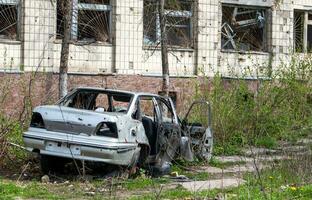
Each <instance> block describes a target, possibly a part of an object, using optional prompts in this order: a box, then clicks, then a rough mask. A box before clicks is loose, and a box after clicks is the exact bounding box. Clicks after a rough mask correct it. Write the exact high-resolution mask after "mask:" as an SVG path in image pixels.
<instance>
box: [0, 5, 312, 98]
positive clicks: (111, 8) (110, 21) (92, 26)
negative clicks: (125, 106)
mask: <svg viewBox="0 0 312 200" xmlns="http://www.w3.org/2000/svg"><path fill="white" fill-rule="evenodd" d="M73 2H74V3H73V12H72V27H71V44H70V56H69V73H70V74H71V75H72V76H73V77H74V76H79V78H77V79H81V82H80V84H85V82H88V84H87V85H92V84H93V83H92V81H91V80H96V79H98V82H100V81H101V80H102V78H99V77H103V76H105V77H106V78H111V79H110V80H111V82H109V83H106V84H108V87H118V88H124V86H123V85H122V83H123V82H124V81H122V80H120V81H119V82H118V78H117V79H116V80H114V79H113V78H112V77H114V76H115V77H116V76H117V77H118V76H122V77H123V79H124V80H127V83H128V84H127V86H128V88H126V89H130V90H144V91H150V90H152V92H157V91H154V90H155V88H156V89H157V90H158V89H159V88H158V85H157V83H159V81H161V79H160V76H161V72H162V69H161V52H160V48H159V42H160V35H161V34H160V22H159V15H158V12H157V7H156V6H155V1H154V0H127V1H119V0H74V1H73ZM165 9H166V10H165V13H164V14H165V16H166V19H167V21H166V27H167V31H168V36H167V39H168V44H169V50H170V53H169V68H170V75H171V76H173V77H175V78H176V79H175V80H173V84H172V90H178V89H177V88H178V86H175V84H176V82H178V81H179V80H180V79H181V80H180V82H181V81H185V78H189V77H196V76H201V75H206V76H209V77H212V76H214V74H215V73H216V72H219V73H220V74H222V76H224V77H232V76H236V75H240V74H247V76H248V77H250V78H257V77H266V76H267V71H272V70H273V71H274V69H275V68H277V67H279V66H280V62H281V61H287V60H288V59H289V57H290V56H291V55H292V53H293V52H298V53H307V52H310V51H311V49H312V2H311V0H296V1H293V0H170V1H167V3H166V6H165ZM0 12H1V16H0V20H1V21H0V63H1V64H0V72H1V74H2V75H3V74H5V75H8V76H10V75H11V76H13V75H14V76H21V74H27V73H28V72H34V71H36V72H43V73H50V74H52V76H55V75H57V73H58V71H59V65H60V52H61V40H62V35H63V32H64V28H63V18H64V14H65V13H64V8H63V7H62V1H61V0H0ZM268 69H269V70H268ZM247 72H248V73H247ZM16 74H17V75H16ZM120 79H122V78H120ZM146 80H148V81H151V82H153V81H154V84H156V85H157V86H156V87H155V85H150V87H151V88H150V89H145V88H144V86H145V84H137V83H139V82H140V81H142V82H145V83H146ZM84 81H85V82H84ZM114 81H115V82H114ZM52 82H53V81H52ZM76 82H78V81H76ZM131 82H135V83H134V85H132V84H131ZM53 83H54V82H53ZM53 83H52V84H53ZM119 83H120V84H119ZM135 84H136V85H135ZM73 85H74V84H73ZM147 85H148V84H147ZM181 87H185V86H181ZM181 90H182V89H181Z"/></svg>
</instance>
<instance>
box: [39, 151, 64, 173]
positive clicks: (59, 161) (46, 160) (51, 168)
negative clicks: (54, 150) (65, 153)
mask: <svg viewBox="0 0 312 200" xmlns="http://www.w3.org/2000/svg"><path fill="white" fill-rule="evenodd" d="M65 164H66V160H65V159H64V158H60V157H55V156H48V155H41V158H40V165H41V171H42V172H43V173H44V174H49V173H50V172H57V173H62V172H64V167H65Z"/></svg>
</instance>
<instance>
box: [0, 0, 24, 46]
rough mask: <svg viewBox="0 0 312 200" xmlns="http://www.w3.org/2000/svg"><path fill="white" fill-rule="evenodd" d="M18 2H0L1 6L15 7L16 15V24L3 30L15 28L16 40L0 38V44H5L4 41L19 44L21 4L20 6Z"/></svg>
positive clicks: (2, 0)
mask: <svg viewBox="0 0 312 200" xmlns="http://www.w3.org/2000/svg"><path fill="white" fill-rule="evenodd" d="M20 2H21V1H20V0H1V1H0V5H1V6H2V5H4V6H15V9H16V15H17V19H16V23H14V24H11V25H10V26H8V27H6V28H5V29H7V28H9V27H11V26H16V39H9V38H1V39H0V42H6V41H12V42H19V41H20V40H21V38H20V32H21V4H20ZM5 29H4V30H5ZM2 31H3V30H2ZM2 31H1V32H2ZM1 32H0V35H3V34H1Z"/></svg>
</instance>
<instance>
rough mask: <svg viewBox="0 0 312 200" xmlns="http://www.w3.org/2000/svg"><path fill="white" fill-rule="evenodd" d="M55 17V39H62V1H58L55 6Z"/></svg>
mask: <svg viewBox="0 0 312 200" xmlns="http://www.w3.org/2000/svg"><path fill="white" fill-rule="evenodd" d="M56 10H57V16H56V38H57V39H62V38H63V36H64V30H65V24H64V16H65V13H66V12H65V6H64V1H62V0H58V1H57V4H56Z"/></svg>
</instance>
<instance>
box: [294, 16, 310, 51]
mask: <svg viewBox="0 0 312 200" xmlns="http://www.w3.org/2000/svg"><path fill="white" fill-rule="evenodd" d="M294 50H295V52H297V53H304V52H309V53H311V52H312V14H310V13H309V12H307V11H300V10H296V11H295V12H294Z"/></svg>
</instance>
